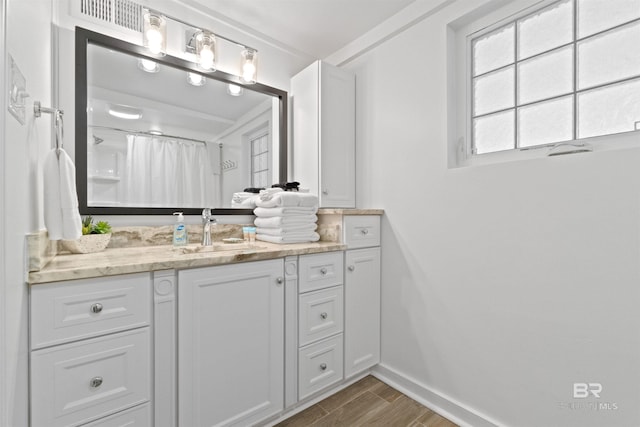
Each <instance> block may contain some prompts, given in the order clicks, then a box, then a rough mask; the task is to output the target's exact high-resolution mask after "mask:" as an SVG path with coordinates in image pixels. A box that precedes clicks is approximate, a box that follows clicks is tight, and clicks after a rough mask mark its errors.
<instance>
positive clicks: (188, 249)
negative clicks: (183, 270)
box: [176, 243, 264, 255]
mask: <svg viewBox="0 0 640 427" xmlns="http://www.w3.org/2000/svg"><path fill="white" fill-rule="evenodd" d="M259 249H264V246H257V245H255V244H253V245H252V244H249V243H215V244H213V245H212V246H202V245H189V246H183V247H180V248H176V251H177V252H178V253H180V254H183V255H189V254H204V253H212V252H229V251H255V250H259Z"/></svg>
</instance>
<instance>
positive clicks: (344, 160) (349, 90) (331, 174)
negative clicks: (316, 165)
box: [319, 62, 356, 208]
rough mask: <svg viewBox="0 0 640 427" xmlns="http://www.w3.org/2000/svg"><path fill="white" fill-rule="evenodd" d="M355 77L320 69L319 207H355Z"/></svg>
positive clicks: (329, 69)
mask: <svg viewBox="0 0 640 427" xmlns="http://www.w3.org/2000/svg"><path fill="white" fill-rule="evenodd" d="M355 90H356V87H355V77H354V75H353V74H351V73H348V72H346V71H344V70H341V69H339V68H336V67H334V66H332V65H329V64H326V63H324V62H322V63H321V67H320V119H319V121H320V194H319V196H320V207H326V208H354V207H355V206H356V175H355V169H356V168H355V161H356V159H355V147H356V133H355V123H356V108H355Z"/></svg>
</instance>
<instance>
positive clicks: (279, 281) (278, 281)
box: [276, 277, 284, 285]
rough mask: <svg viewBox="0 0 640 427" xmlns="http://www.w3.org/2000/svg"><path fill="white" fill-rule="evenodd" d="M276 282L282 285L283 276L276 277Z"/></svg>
mask: <svg viewBox="0 0 640 427" xmlns="http://www.w3.org/2000/svg"><path fill="white" fill-rule="evenodd" d="M276 283H277V284H278V285H282V284H283V283H284V279H283V278H282V277H278V278H277V279H276Z"/></svg>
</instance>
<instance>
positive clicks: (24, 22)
mask: <svg viewBox="0 0 640 427" xmlns="http://www.w3.org/2000/svg"><path fill="white" fill-rule="evenodd" d="M51 9H52V5H51V0H7V20H6V21H7V22H6V51H7V53H8V54H9V55H11V56H12V57H13V58H14V60H15V61H16V63H17V65H18V67H19V68H20V70H21V71H22V73H23V74H24V76H25V77H26V81H27V92H28V93H29V94H30V95H31V97H30V98H28V99H27V100H26V104H27V114H26V123H25V125H21V124H20V123H18V121H17V120H16V119H14V117H13V116H11V115H10V114H9V113H8V112H7V110H6V109H3V111H2V113H3V114H4V115H5V121H6V122H5V124H6V126H5V128H4V135H3V136H4V141H5V142H4V154H5V157H4V162H3V175H4V192H5V207H6V208H5V209H4V224H5V234H4V236H3V241H2V242H3V245H4V253H5V259H4V261H5V267H6V269H5V271H4V278H3V279H4V280H3V283H2V284H1V286H4V291H5V304H4V310H3V313H4V320H5V322H6V337H5V339H6V341H5V344H6V345H5V346H4V347H3V348H2V350H1V351H3V352H4V356H5V358H6V359H5V364H4V366H3V368H4V369H5V382H4V383H3V385H2V386H3V387H4V392H5V396H6V402H5V403H6V409H7V414H6V419H5V421H6V422H7V424H6V425H10V426H12V427H13V426H26V425H27V413H28V411H27V392H28V383H27V368H28V361H29V357H28V343H27V339H28V331H27V325H28V318H27V309H28V305H27V295H28V294H27V286H26V284H25V271H26V267H25V265H26V255H25V252H26V247H25V235H26V234H27V233H30V232H35V231H38V230H40V229H41V228H42V227H43V225H44V224H43V214H42V212H43V208H42V174H41V170H42V160H43V159H44V156H45V155H46V153H47V152H48V151H49V149H50V144H51V131H50V129H51V117H50V116H49V115H43V116H42V117H41V118H38V119H35V118H34V115H33V101H34V100H38V101H41V102H42V106H44V107H50V106H51ZM27 29H28V30H27Z"/></svg>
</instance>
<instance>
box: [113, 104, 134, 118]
mask: <svg viewBox="0 0 640 427" xmlns="http://www.w3.org/2000/svg"><path fill="white" fill-rule="evenodd" d="M107 113H109V115H110V116H113V117H117V118H119V119H125V120H138V119H141V118H142V111H141V110H139V109H138V108H134V107H129V106H127V105H113V104H107Z"/></svg>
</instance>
